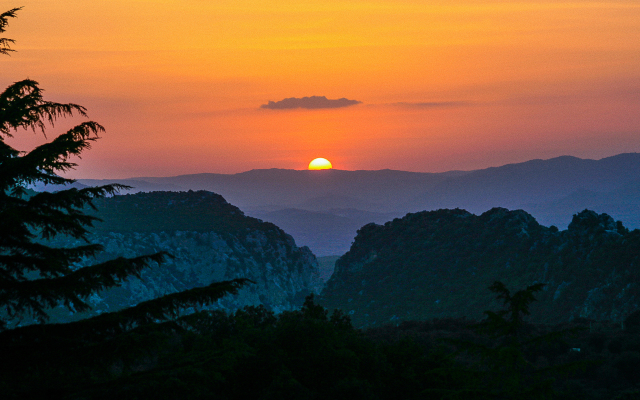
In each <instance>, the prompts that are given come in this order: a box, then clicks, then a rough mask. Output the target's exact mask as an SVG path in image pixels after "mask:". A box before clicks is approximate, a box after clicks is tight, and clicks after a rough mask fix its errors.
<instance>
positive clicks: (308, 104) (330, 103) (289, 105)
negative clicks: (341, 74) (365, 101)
mask: <svg viewBox="0 0 640 400" xmlns="http://www.w3.org/2000/svg"><path fill="white" fill-rule="evenodd" d="M360 103H362V102H361V101H358V100H349V99H345V98H344V97H343V98H341V99H335V100H330V99H327V98H326V97H324V96H311V97H302V98H297V97H289V98H287V99H284V100H280V101H269V103H267V104H263V105H261V106H260V108H268V109H270V110H290V109H293V108H307V109H315V108H340V107H348V106H352V105H355V104H360Z"/></svg>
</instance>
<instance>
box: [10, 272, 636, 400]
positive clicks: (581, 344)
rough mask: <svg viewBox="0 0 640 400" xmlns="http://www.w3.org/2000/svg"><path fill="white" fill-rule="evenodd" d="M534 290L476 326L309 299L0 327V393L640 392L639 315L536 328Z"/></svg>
mask: <svg viewBox="0 0 640 400" xmlns="http://www.w3.org/2000/svg"><path fill="white" fill-rule="evenodd" d="M498 285H501V284H498ZM493 289H499V290H498V292H497V293H498V294H499V295H500V294H501V293H502V294H505V293H507V294H508V293H509V292H508V290H506V288H505V287H504V286H502V287H501V288H500V287H498V286H494V287H493ZM538 289H539V287H529V288H527V289H525V290H522V291H519V292H516V293H514V294H513V295H510V296H511V297H510V298H509V299H508V301H506V302H505V304H504V307H503V308H502V309H500V310H497V311H494V312H491V313H489V314H490V315H493V317H489V318H486V319H485V320H483V321H481V322H480V323H476V322H474V321H470V320H465V319H435V320H431V321H421V322H403V323H401V324H399V325H397V326H396V325H387V326H384V327H379V328H375V329H369V330H366V331H362V330H358V329H355V328H353V326H352V325H351V323H350V320H349V318H348V317H346V316H345V315H344V314H343V313H341V312H339V311H334V312H333V313H328V312H327V310H326V309H324V308H323V307H321V306H319V305H317V304H316V303H315V301H314V299H313V298H312V297H308V298H307V300H306V301H305V304H304V306H303V307H302V308H301V309H300V310H298V311H287V312H283V313H281V314H278V315H274V314H273V313H272V312H270V311H268V310H266V309H265V308H264V307H247V308H245V309H243V310H239V311H237V312H236V313H234V314H232V315H228V314H226V313H223V312H220V311H218V312H215V311H206V312H199V313H195V314H190V315H187V316H184V317H181V318H178V319H176V320H174V321H172V322H165V323H161V324H150V325H144V326H140V327H138V328H136V329H133V330H129V331H126V332H112V333H111V334H108V335H106V334H104V333H103V334H101V335H96V334H95V333H92V332H93V331H91V330H90V331H87V330H84V328H83V324H86V321H85V322H82V321H81V322H77V323H71V324H64V325H44V326H37V325H36V326H31V327H26V328H20V329H17V330H12V331H6V332H4V333H0V351H1V352H2V354H3V361H2V363H0V390H1V391H2V393H3V398H6V399H14V398H15V399H18V398H34V397H37V398H49V399H56V398H59V399H113V398H119V399H143V398H154V399H175V398H185V399H247V398H255V399H381V400H382V399H393V400H395V399H496V398H501V399H581V400H585V399H586V400H588V399H604V398H606V399H613V398H620V399H622V398H637V396H638V395H639V394H640V393H639V392H638V391H637V389H635V388H636V385H637V383H638V382H640V373H639V372H638V371H640V368H639V367H640V342H639V341H638V340H637V329H638V326H640V324H639V323H638V320H640V318H638V317H637V316H636V317H635V319H634V318H630V319H629V322H628V324H627V327H626V328H625V329H622V328H621V326H620V325H611V324H607V323H597V322H595V321H588V320H579V321H575V322H573V323H572V324H564V325H562V326H550V325H532V324H529V323H527V322H526V320H525V318H522V317H525V316H526V310H527V307H526V306H524V305H525V304H526V303H527V301H525V302H524V303H522V302H519V301H520V300H522V299H527V298H528V299H532V297H531V296H532V295H533V294H534V293H536V291H537V290H538ZM502 299H503V300H504V296H503V297H502ZM518 304H519V305H518ZM513 311H515V314H516V315H514V314H513ZM89 321H91V320H89ZM505 327H509V329H506V330H505V329H503V328H505ZM512 328H516V329H512ZM70 332H74V334H70ZM616 396H618V397H616ZM633 396H636V397H633Z"/></svg>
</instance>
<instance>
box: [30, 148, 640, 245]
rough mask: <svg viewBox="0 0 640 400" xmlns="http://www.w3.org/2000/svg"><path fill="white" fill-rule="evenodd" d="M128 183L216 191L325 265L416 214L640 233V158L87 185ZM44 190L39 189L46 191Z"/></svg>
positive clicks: (268, 172)
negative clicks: (361, 232)
mask: <svg viewBox="0 0 640 400" xmlns="http://www.w3.org/2000/svg"><path fill="white" fill-rule="evenodd" d="M114 182H117V183H122V184H126V185H129V186H133V189H131V190H129V191H127V192H128V193H134V192H140V191H144V192H149V191H186V190H207V191H212V192H215V193H218V194H221V195H222V196H223V197H224V198H225V199H226V200H227V201H228V202H229V203H231V204H234V205H236V206H238V207H239V208H240V209H242V210H243V211H244V212H245V213H246V214H247V215H251V216H254V217H257V218H260V219H263V220H265V221H269V222H273V223H275V224H276V225H278V226H279V227H281V228H282V229H284V230H285V231H286V232H287V233H289V234H291V235H292V236H293V237H294V238H295V239H296V242H297V244H298V245H301V246H302V245H307V246H309V247H310V248H311V250H312V251H313V252H314V253H315V254H316V255H318V256H326V255H339V254H343V253H345V252H346V251H348V250H349V246H350V244H351V242H352V241H353V238H354V237H355V235H356V231H357V230H358V229H359V228H360V227H361V226H363V225H365V224H366V223H369V222H375V223H383V222H385V221H388V220H390V219H393V218H395V217H402V216H403V215H405V214H406V213H408V212H418V211H423V210H436V209H440V208H463V209H465V210H468V211H470V212H472V213H482V212H484V211H487V210H489V209H491V208H493V207H505V208H508V209H512V210H513V209H523V210H525V211H527V212H529V213H530V214H531V215H533V217H535V218H536V220H537V221H538V222H539V223H541V224H542V225H547V226H548V225H556V226H558V227H559V228H561V229H564V228H566V227H567V226H568V224H569V222H570V221H571V218H572V216H573V215H574V214H575V213H577V212H579V211H581V210H583V209H585V208H588V209H590V210H594V211H596V212H599V213H608V214H609V215H611V216H612V217H613V218H614V219H617V220H622V221H624V224H625V226H627V227H629V228H632V229H633V228H637V227H640V154H638V153H627V154H620V155H617V156H613V157H608V158H603V159H601V160H589V159H580V158H576V157H570V156H563V157H557V158H552V159H549V160H531V161H527V162H523V163H518V164H508V165H504V166H501V167H493V168H487V169H481V170H475V171H450V172H443V173H419V172H406V171H394V170H388V169H387V170H379V171H343V170H322V171H297V170H284V169H264V170H251V171H248V172H243V173H238V174H213V173H203V174H194V175H180V176H174V177H160V178H158V177H138V178H129V179H104V180H95V179H80V180H78V182H77V183H76V185H78V186H82V185H89V186H95V185H102V184H106V183H114ZM42 189H43V188H36V190H42Z"/></svg>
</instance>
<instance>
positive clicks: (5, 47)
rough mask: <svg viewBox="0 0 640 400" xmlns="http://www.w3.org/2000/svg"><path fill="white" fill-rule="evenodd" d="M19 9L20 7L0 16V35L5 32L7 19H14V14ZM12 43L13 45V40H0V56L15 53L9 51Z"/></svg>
mask: <svg viewBox="0 0 640 400" xmlns="http://www.w3.org/2000/svg"><path fill="white" fill-rule="evenodd" d="M21 9H22V7H19V8H14V9H11V10H9V11H6V12H3V13H2V14H0V33H1V32H4V31H5V28H6V26H7V25H8V24H9V18H15V17H16V13H17V12H18V11H20V10H21ZM13 43H15V40H13V39H6V38H0V54H6V55H8V54H9V52H12V51H15V50H12V49H11V44H13Z"/></svg>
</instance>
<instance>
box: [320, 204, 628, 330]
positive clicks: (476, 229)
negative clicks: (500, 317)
mask: <svg viewBox="0 0 640 400" xmlns="http://www.w3.org/2000/svg"><path fill="white" fill-rule="evenodd" d="M638 248H640V230H634V231H631V232H630V231H628V230H627V229H626V228H625V227H624V226H623V225H622V224H621V223H620V222H615V221H614V220H613V219H612V218H611V217H609V216H608V215H606V214H597V213H595V212H593V211H588V210H585V211H582V212H580V213H578V214H576V215H575V216H574V218H573V221H572V222H571V224H570V225H569V227H568V229H567V230H564V231H559V230H558V229H557V228H555V227H553V226H552V227H544V226H541V225H540V224H538V223H537V222H536V221H535V219H534V218H533V217H531V215H529V214H527V213H526V212H524V211H522V210H516V211H509V210H506V209H503V208H494V209H492V210H489V211H487V212H485V213H483V214H482V215H479V216H477V215H473V214H471V213H469V212H467V211H464V210H460V209H455V210H438V211H429V212H427V211H425V212H420V213H415V214H407V215H406V216H405V217H404V218H398V219H394V220H393V221H390V222H387V223H386V224H384V225H375V224H369V225H366V226H364V227H362V228H361V229H360V230H359V231H358V235H357V237H356V239H355V241H354V243H353V245H352V247H351V250H350V251H349V252H348V253H346V254H345V255H343V256H342V257H341V258H340V259H339V260H338V261H337V262H336V270H335V273H334V275H333V276H332V277H331V279H330V280H329V282H328V283H327V286H326V288H325V290H324V291H323V293H322V300H321V304H324V305H326V306H328V307H330V308H340V309H342V310H345V311H346V312H348V313H349V314H350V316H351V317H352V319H353V321H354V323H355V324H356V326H376V325H380V324H384V323H388V322H399V321H403V320H418V319H431V318H445V317H463V316H466V317H471V318H479V317H480V316H481V315H482V312H483V311H484V310H487V309H490V308H492V307H494V306H495V305H496V303H495V301H494V299H493V298H492V297H491V296H489V295H488V294H487V293H486V292H485V291H484V290H483V288H486V287H488V286H489V285H490V284H491V283H492V282H493V281H495V280H500V281H502V282H504V283H505V284H506V285H508V286H510V287H526V286H529V285H532V284H535V283H545V284H546V285H545V286H544V288H543V289H542V291H541V292H540V294H539V296H538V297H539V299H540V301H539V302H538V303H536V304H534V305H533V306H532V309H531V313H532V319H533V320H534V321H537V322H545V323H559V322H562V321H569V320H571V319H573V318H578V317H587V318H593V319H597V320H607V319H611V320H614V321H621V320H622V319H624V318H625V317H626V316H627V315H628V314H630V313H631V312H633V311H634V310H635V309H636V308H637V307H638V301H637V299H638V298H640V270H639V269H638V266H640V252H638Z"/></svg>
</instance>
